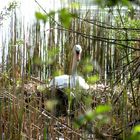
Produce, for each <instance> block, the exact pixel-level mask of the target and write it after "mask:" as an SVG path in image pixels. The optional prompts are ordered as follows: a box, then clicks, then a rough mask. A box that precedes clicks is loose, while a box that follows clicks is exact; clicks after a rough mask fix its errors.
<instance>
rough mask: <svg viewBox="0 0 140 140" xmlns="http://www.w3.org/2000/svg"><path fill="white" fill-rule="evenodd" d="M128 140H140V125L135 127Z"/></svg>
mask: <svg viewBox="0 0 140 140" xmlns="http://www.w3.org/2000/svg"><path fill="white" fill-rule="evenodd" d="M128 140H140V125H137V126H135V127H134V129H133V133H132V135H131V136H130V138H129V139H128Z"/></svg>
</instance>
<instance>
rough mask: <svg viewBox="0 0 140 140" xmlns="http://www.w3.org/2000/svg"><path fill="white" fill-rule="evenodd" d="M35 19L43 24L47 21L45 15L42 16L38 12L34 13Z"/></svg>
mask: <svg viewBox="0 0 140 140" xmlns="http://www.w3.org/2000/svg"><path fill="white" fill-rule="evenodd" d="M35 17H36V19H37V20H42V21H43V22H46V21H47V19H48V16H47V15H46V14H42V13H40V12H35Z"/></svg>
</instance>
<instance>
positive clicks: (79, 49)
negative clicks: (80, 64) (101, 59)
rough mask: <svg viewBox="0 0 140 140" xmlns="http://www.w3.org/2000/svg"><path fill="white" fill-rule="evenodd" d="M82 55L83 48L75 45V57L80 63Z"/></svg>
mask: <svg viewBox="0 0 140 140" xmlns="http://www.w3.org/2000/svg"><path fill="white" fill-rule="evenodd" d="M81 53H82V47H81V46H80V45H75V46H74V55H75V57H76V60H77V61H80V59H81Z"/></svg>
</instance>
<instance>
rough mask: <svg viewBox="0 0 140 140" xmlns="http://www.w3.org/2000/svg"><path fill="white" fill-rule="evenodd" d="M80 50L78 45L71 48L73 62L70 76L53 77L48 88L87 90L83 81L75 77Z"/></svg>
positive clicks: (87, 86) (87, 87)
mask: <svg viewBox="0 0 140 140" xmlns="http://www.w3.org/2000/svg"><path fill="white" fill-rule="evenodd" d="M81 52H82V48H81V46H80V45H75V46H74V48H73V62H72V75H60V76H56V77H54V78H53V79H52V80H51V82H50V87H53V86H54V87H57V88H60V89H61V88H68V87H69V88H75V87H79V88H81V89H85V90H87V89H89V85H88V84H87V83H86V82H85V80H84V79H83V78H82V77H81V76H78V75H77V65H78V63H79V61H80V59H81Z"/></svg>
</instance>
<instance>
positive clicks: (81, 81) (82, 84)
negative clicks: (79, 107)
mask: <svg viewBox="0 0 140 140" xmlns="http://www.w3.org/2000/svg"><path fill="white" fill-rule="evenodd" d="M78 84H79V87H80V88H81V89H85V90H87V89H89V85H88V84H87V83H86V81H85V79H84V78H82V77H81V76H78Z"/></svg>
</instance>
